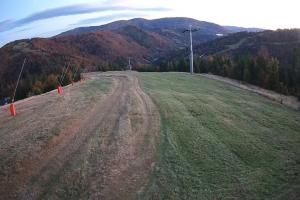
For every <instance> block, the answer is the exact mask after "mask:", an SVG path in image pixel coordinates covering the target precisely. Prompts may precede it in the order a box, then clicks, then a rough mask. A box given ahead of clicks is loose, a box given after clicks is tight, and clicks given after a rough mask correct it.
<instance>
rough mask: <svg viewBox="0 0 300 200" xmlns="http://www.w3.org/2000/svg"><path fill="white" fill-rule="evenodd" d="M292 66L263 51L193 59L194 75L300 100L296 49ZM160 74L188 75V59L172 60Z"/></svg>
mask: <svg viewBox="0 0 300 200" xmlns="http://www.w3.org/2000/svg"><path fill="white" fill-rule="evenodd" d="M291 58H292V59H291V60H289V65H287V66H282V65H280V62H279V60H278V59H277V58H276V57H272V56H270V55H269V53H268V51H267V50H266V49H263V50H262V51H260V52H259V53H258V55H256V56H253V55H244V56H234V57H229V56H224V55H223V56H222V55H221V56H206V57H205V58H200V57H197V56H196V58H195V59H194V72H195V73H211V74H215V75H219V76H223V77H228V78H232V79H236V80H240V81H243V82H246V83H250V84H253V85H257V86H260V87H262V88H265V89H268V90H273V91H276V92H278V93H281V94H285V95H293V96H296V97H298V99H299V100H300V49H299V48H296V49H294V51H293V55H292V56H291ZM157 71H161V72H167V71H179V72H189V60H188V58H186V57H181V58H179V59H176V58H175V59H170V60H167V61H163V62H161V63H160V64H159V66H158V68H157Z"/></svg>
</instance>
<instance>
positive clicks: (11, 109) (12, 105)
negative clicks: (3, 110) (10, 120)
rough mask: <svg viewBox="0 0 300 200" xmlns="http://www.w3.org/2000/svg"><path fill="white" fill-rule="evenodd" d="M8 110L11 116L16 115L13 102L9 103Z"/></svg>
mask: <svg viewBox="0 0 300 200" xmlns="http://www.w3.org/2000/svg"><path fill="white" fill-rule="evenodd" d="M9 110H10V115H11V116H16V115H17V112H16V107H15V104H14V103H11V104H10V106H9Z"/></svg>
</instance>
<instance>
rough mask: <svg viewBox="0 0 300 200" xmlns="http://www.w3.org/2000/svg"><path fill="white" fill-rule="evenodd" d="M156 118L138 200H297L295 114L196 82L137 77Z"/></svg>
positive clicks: (176, 76)
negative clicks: (153, 147)
mask: <svg viewBox="0 0 300 200" xmlns="http://www.w3.org/2000/svg"><path fill="white" fill-rule="evenodd" d="M141 79H142V80H143V83H144V88H145V90H146V91H147V92H148V94H150V96H151V97H152V98H153V100H154V101H155V103H156V104H157V106H158V108H159V110H160V114H161V126H162V127H161V141H160V146H159V151H158V153H157V164H156V167H155V169H154V170H153V172H152V174H151V178H150V181H149V184H148V186H147V187H146V188H145V191H144V193H143V194H142V195H141V197H143V198H145V199H297V198H299V197H300V192H299V191H300V175H299V174H300V148H299V146H300V132H299V130H300V114H299V112H296V111H294V110H292V109H289V108H287V107H285V106H283V105H280V104H277V103H274V102H272V101H270V100H268V99H265V98H263V97H261V96H258V95H256V94H253V93H249V92H247V91H244V90H241V89H238V88H235V87H232V86H229V85H224V84H223V83H220V82H217V81H214V80H210V79H207V78H205V77H201V76H197V75H194V76H190V75H188V74H183V73H160V74H159V73H144V74H142V75H141Z"/></svg>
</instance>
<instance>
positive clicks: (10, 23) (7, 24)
mask: <svg viewBox="0 0 300 200" xmlns="http://www.w3.org/2000/svg"><path fill="white" fill-rule="evenodd" d="M104 11H144V12H162V11H169V9H167V8H163V7H153V8H138V7H127V6H101V5H94V4H93V5H92V4H77V5H71V6H64V7H58V8H54V9H48V10H44V11H41V12H37V13H34V14H32V15H30V16H28V17H25V18H23V19H20V20H15V21H14V20H5V21H2V22H0V32H4V31H8V30H12V29H14V28H17V27H21V26H24V25H27V24H30V23H33V22H36V21H40V20H45V19H50V18H55V17H62V16H70V15H79V14H87V13H95V12H104Z"/></svg>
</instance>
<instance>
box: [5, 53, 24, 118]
mask: <svg viewBox="0 0 300 200" xmlns="http://www.w3.org/2000/svg"><path fill="white" fill-rule="evenodd" d="M25 63H26V58H25V59H24V61H23V65H22V68H21V71H20V74H19V77H18V81H17V84H16V87H15V91H14V94H13V98H12V101H11V104H10V107H9V110H10V114H11V116H16V115H17V112H16V107H15V105H14V101H15V96H16V92H17V88H18V85H19V82H20V78H21V75H22V72H23V69H24V66H25Z"/></svg>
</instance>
